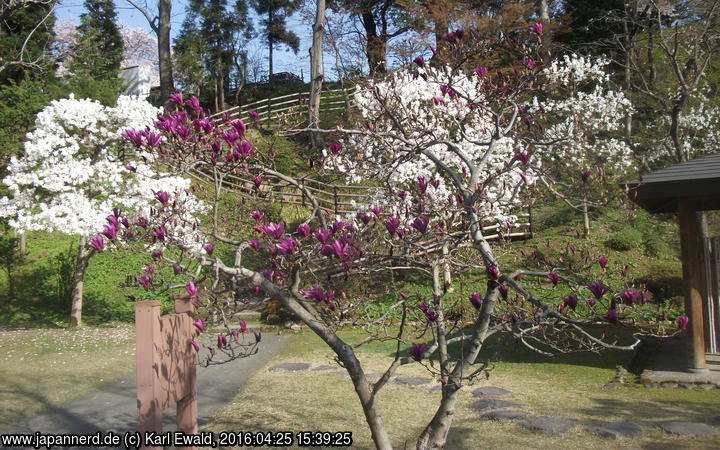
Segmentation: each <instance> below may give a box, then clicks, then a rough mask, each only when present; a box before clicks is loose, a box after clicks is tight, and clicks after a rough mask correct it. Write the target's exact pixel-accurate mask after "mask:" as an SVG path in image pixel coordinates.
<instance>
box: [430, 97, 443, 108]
mask: <svg viewBox="0 0 720 450" xmlns="http://www.w3.org/2000/svg"><path fill="white" fill-rule="evenodd" d="M432 102H433V105H435V106H439V105H444V104H445V99H444V98H442V97H438V96H435V97H433V98H432Z"/></svg>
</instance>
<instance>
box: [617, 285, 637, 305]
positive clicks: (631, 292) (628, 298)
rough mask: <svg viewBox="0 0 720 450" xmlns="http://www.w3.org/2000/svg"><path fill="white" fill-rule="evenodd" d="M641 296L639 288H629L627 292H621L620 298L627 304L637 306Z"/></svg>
mask: <svg viewBox="0 0 720 450" xmlns="http://www.w3.org/2000/svg"><path fill="white" fill-rule="evenodd" d="M639 296H640V291H638V290H637V289H627V290H626V291H625V292H623V293H622V294H620V299H621V300H622V301H623V303H625V304H626V305H631V306H635V304H636V303H637V299H638V297H639Z"/></svg>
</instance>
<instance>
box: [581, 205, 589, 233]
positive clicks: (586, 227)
mask: <svg viewBox="0 0 720 450" xmlns="http://www.w3.org/2000/svg"><path fill="white" fill-rule="evenodd" d="M582 212H583V237H584V238H585V239H590V214H589V213H588V205H587V200H586V199H585V197H583V203H582Z"/></svg>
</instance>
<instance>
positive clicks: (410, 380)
mask: <svg viewBox="0 0 720 450" xmlns="http://www.w3.org/2000/svg"><path fill="white" fill-rule="evenodd" d="M393 383H395V384H408V385H410V386H421V385H423V384H428V383H430V380H428V379H427V378H420V377H396V378H395V379H394V380H393Z"/></svg>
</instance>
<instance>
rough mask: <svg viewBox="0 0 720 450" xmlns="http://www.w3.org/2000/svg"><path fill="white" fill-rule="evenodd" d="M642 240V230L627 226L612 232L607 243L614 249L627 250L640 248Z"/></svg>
mask: <svg viewBox="0 0 720 450" xmlns="http://www.w3.org/2000/svg"><path fill="white" fill-rule="evenodd" d="M642 242H643V236H642V233H641V232H640V230H638V229H636V228H630V227H625V228H622V229H620V230H618V231H616V232H614V233H613V234H611V235H610V238H609V239H608V240H607V242H606V245H607V246H608V248H611V249H613V250H618V251H627V250H632V249H634V248H639V247H640V246H641V245H642Z"/></svg>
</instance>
